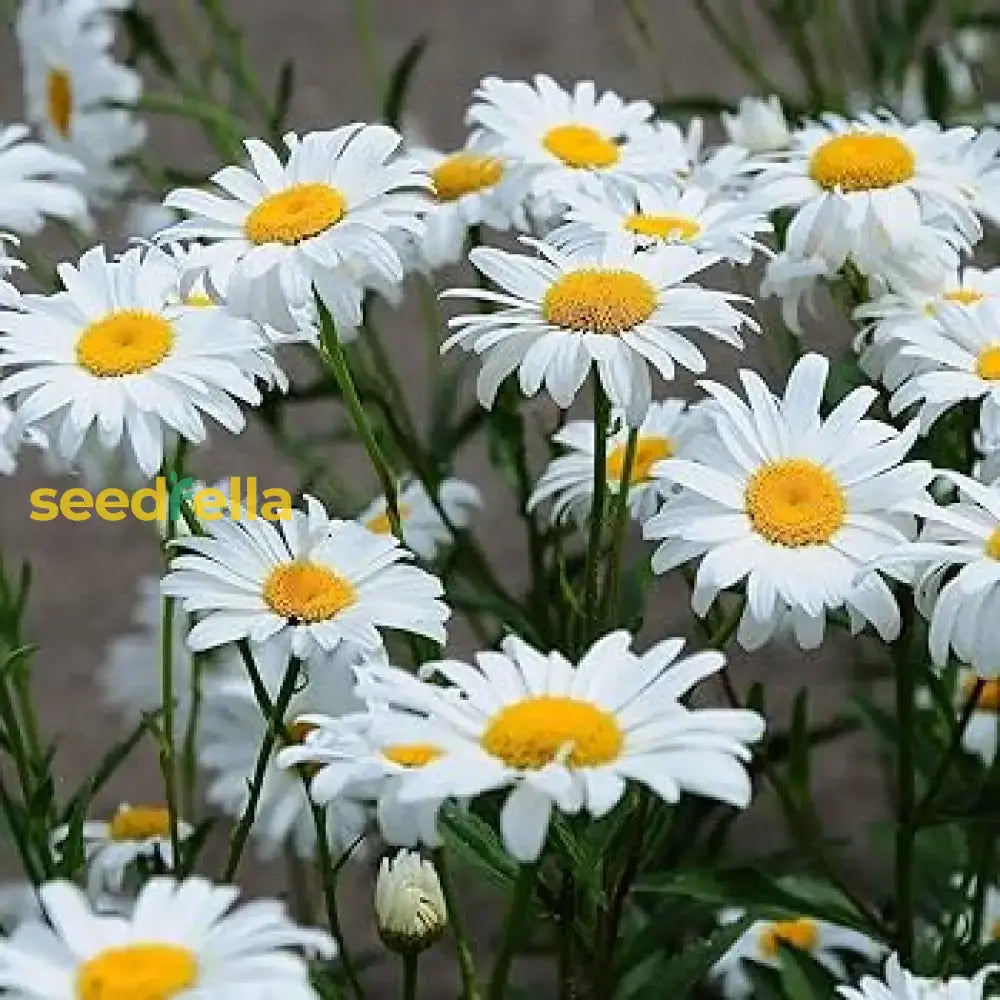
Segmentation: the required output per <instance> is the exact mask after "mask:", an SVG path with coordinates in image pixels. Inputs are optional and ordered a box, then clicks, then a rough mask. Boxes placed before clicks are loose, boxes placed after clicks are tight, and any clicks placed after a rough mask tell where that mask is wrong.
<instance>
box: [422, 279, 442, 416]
mask: <svg viewBox="0 0 1000 1000" xmlns="http://www.w3.org/2000/svg"><path fill="white" fill-rule="evenodd" d="M417 281H418V283H419V284H418V287H417V291H418V294H419V297H420V312H421V314H422V315H423V319H424V329H425V331H426V334H427V384H428V385H429V386H431V393H430V405H431V409H432V412H433V407H434V395H435V393H434V391H433V390H434V388H435V387H436V386H437V383H438V378H439V377H440V375H441V328H442V326H443V324H442V322H441V310H440V308H439V307H438V298H437V291H436V290H435V288H434V285H433V283H432V281H431V279H430V278H425V277H423V276H421V277H419V278H418V279H417Z"/></svg>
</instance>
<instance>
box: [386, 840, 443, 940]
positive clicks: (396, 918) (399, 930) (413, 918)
mask: <svg viewBox="0 0 1000 1000" xmlns="http://www.w3.org/2000/svg"><path fill="white" fill-rule="evenodd" d="M375 919H376V922H377V924H378V932H379V936H380V937H381V938H382V942H383V943H384V944H385V946H386V947H387V948H389V949H390V950H392V951H395V952H399V953H400V954H414V953H416V952H420V951H423V950H424V949H425V948H429V947H430V946H431V945H432V944H433V943H434V942H435V941H436V940H437V939H438V938H439V937H440V936H441V935H442V934H443V933H444V929H445V927H446V926H447V924H448V908H447V906H446V905H445V901H444V893H443V892H442V891H441V883H440V881H439V880H438V876H437V872H436V871H435V870H434V866H433V865H432V864H431V863H430V862H429V861H424V860H423V859H421V857H420V855H419V854H417V853H416V852H415V851H400V852H399V853H398V854H397V855H396V856H395V857H394V858H393V859H392V860H390V859H389V858H383V859H382V864H381V866H380V868H379V872H378V880H377V881H376V883H375Z"/></svg>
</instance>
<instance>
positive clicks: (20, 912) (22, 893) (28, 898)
mask: <svg viewBox="0 0 1000 1000" xmlns="http://www.w3.org/2000/svg"><path fill="white" fill-rule="evenodd" d="M41 919H42V907H41V904H40V903H39V902H38V890H37V889H36V888H35V886H33V885H32V884H31V883H30V882H0V930H2V931H3V933H4V935H7V936H10V934H11V933H12V932H13V931H14V929H15V928H16V927H18V926H19V925H20V924H23V923H24V922H25V921H28V920H41Z"/></svg>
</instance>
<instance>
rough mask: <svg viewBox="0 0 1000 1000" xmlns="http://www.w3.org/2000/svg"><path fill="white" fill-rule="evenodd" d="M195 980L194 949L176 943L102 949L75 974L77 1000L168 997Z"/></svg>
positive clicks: (144, 999) (127, 999)
mask: <svg viewBox="0 0 1000 1000" xmlns="http://www.w3.org/2000/svg"><path fill="white" fill-rule="evenodd" d="M197 981H198V963H197V960H196V958H195V954H194V952H192V951H191V950H190V949H188V948H182V947H181V946H180V945H175V944H130V945H122V946H121V947H118V948H105V949H104V951H101V952H98V953H97V954H96V955H95V956H94V957H93V958H90V959H88V960H87V961H86V962H84V963H83V964H82V965H81V966H80V968H79V970H78V971H77V974H76V996H77V1000H170V998H171V997H175V996H177V994H178V993H183V992H184V991H185V990H188V989H190V988H191V987H192V986H194V985H195V983H196V982H197Z"/></svg>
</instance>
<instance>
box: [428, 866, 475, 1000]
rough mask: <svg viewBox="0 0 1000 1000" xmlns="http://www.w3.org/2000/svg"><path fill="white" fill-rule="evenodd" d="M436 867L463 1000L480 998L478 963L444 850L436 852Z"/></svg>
mask: <svg viewBox="0 0 1000 1000" xmlns="http://www.w3.org/2000/svg"><path fill="white" fill-rule="evenodd" d="M434 867H435V868H436V869H437V873H438V878H439V879H440V880H441V891H442V892H443V893H444V902H445V906H446V908H447V910H448V922H449V924H451V932H452V935H453V936H454V938H455V952H456V953H457V955H458V970H459V972H460V974H461V976H462V1000H479V996H480V993H479V984H478V982H477V981H476V963H475V960H474V959H473V957H472V948H471V947H470V946H469V937H468V934H467V932H466V929H465V921H464V920H463V919H462V913H461V911H460V910H459V908H458V897H457V895H456V894H455V883H454V881H453V879H452V877H451V868H450V866H449V864H448V860H447V856H446V854H445V852H444V851H443V850H437V851H435V852H434Z"/></svg>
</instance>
